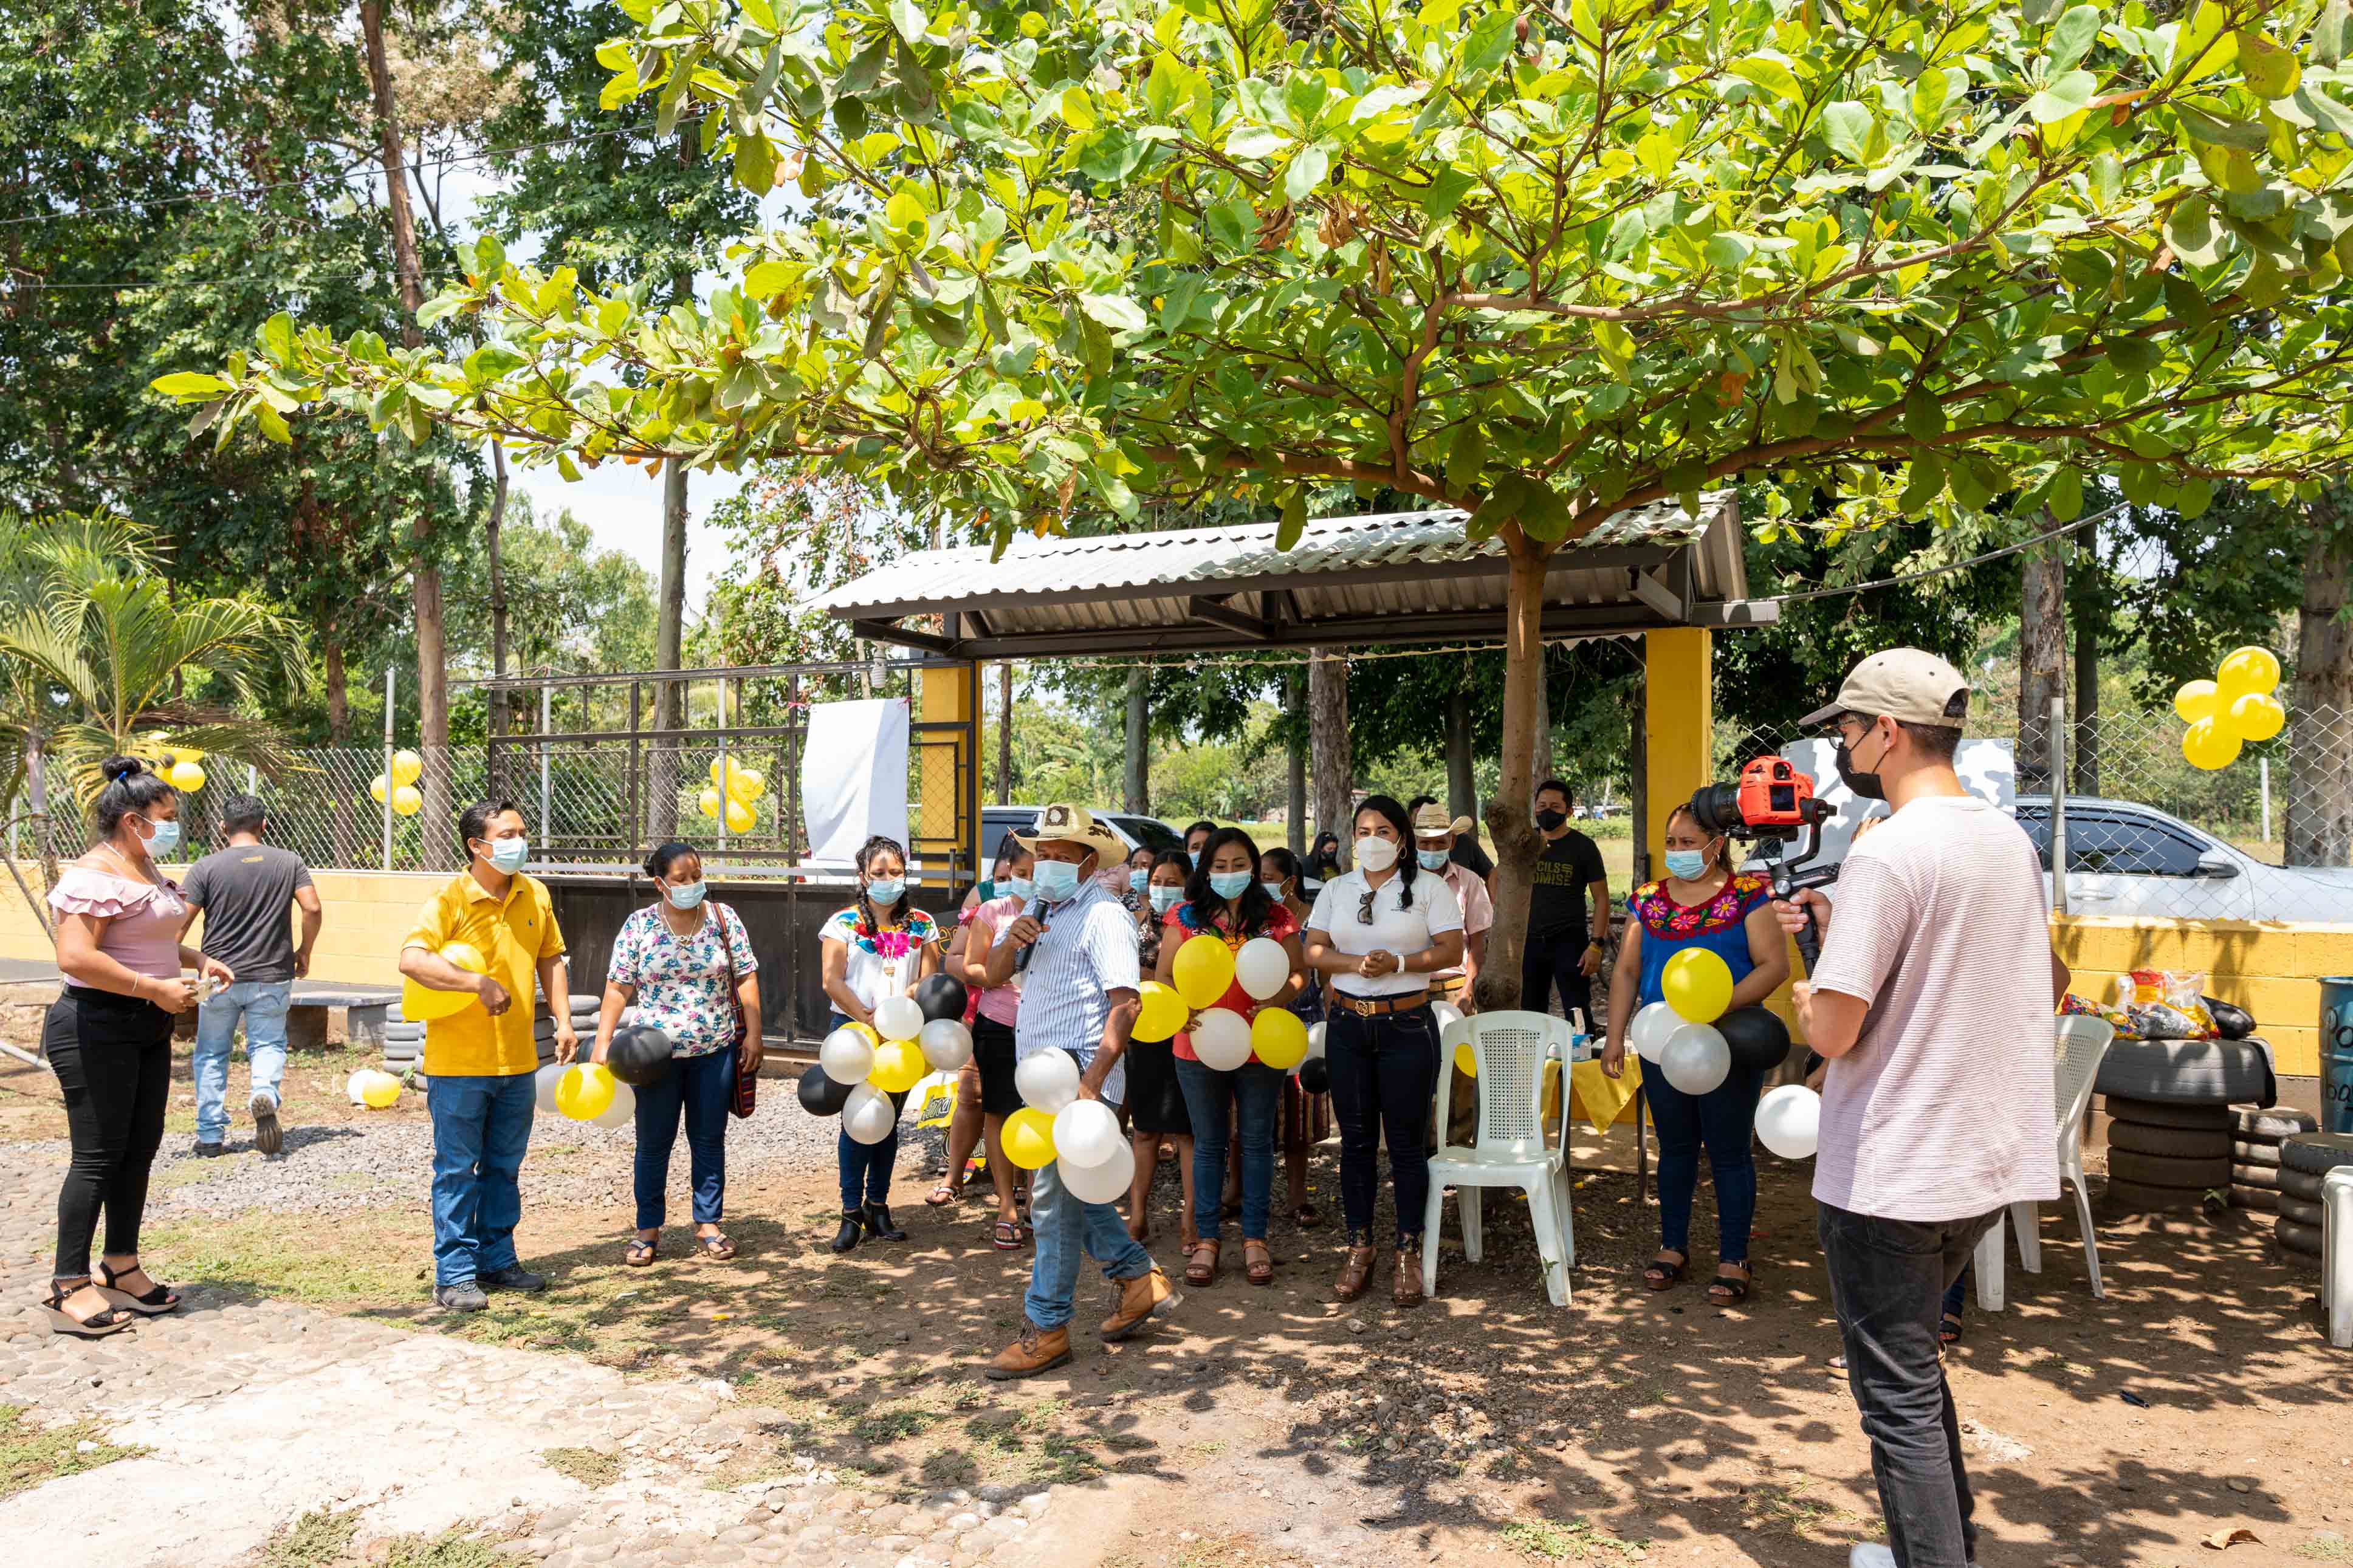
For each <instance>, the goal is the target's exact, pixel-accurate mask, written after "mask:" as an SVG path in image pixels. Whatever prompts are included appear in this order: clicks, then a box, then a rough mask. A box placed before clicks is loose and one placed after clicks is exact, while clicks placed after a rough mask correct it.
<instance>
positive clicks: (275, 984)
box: [181, 795, 325, 1155]
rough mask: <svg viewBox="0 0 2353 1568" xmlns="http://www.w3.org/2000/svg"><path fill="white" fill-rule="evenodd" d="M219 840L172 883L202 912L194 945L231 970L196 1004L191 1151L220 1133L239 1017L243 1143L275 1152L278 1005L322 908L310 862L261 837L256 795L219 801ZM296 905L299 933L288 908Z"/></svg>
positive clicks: (280, 1039)
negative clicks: (246, 1119) (245, 1119)
mask: <svg viewBox="0 0 2353 1568" xmlns="http://www.w3.org/2000/svg"><path fill="white" fill-rule="evenodd" d="M221 826H224V827H226V828H227V829H228V847H227V848H226V849H219V850H216V851H214V852H213V853H212V854H210V855H207V856H206V857H205V858H203V859H201V860H199V861H197V862H196V863H195V865H194V866H192V867H190V868H188V876H187V881H186V884H185V886H184V887H183V888H182V889H181V892H182V894H183V895H185V898H186V899H187V900H188V920H189V922H190V923H191V924H193V923H194V922H195V918H196V916H197V915H198V914H202V915H203V916H204V921H205V934H204V948H203V951H204V954H205V956H206V958H217V959H219V960H220V961H221V962H222V963H226V964H227V965H228V966H229V968H230V969H231V970H232V971H233V972H234V973H236V975H237V983H236V984H232V985H227V986H223V987H222V988H221V989H220V990H218V991H216V992H215V993H214V994H212V995H211V996H209V997H207V998H206V1000H205V1002H204V1003H203V1005H201V1006H199V1007H198V1008H197V1009H196V1052H195V1079H196V1152H197V1153H198V1154H201V1155H211V1154H218V1153H220V1152H222V1147H223V1141H224V1140H225V1139H226V1138H227V1135H228V1109H227V1104H226V1101H227V1097H228V1051H229V1046H230V1044H231V1042H232V1041H233V1040H234V1039H235V1038H236V1037H237V1024H238V1023H239V1022H240V1021H242V1022H243V1023H244V1025H245V1058H246V1065H247V1067H248V1069H249V1070H250V1073H251V1076H252V1082H251V1085H250V1098H249V1099H248V1100H247V1102H246V1104H247V1109H248V1110H250V1111H251V1112H252V1113H253V1146H254V1147H255V1148H256V1149H258V1150H259V1151H260V1152H263V1153H264V1154H275V1153H277V1152H279V1150H280V1148H282V1147H283V1146H284V1134H283V1133H282V1132H281V1131H280V1129H279V1126H278V1085H279V1082H280V1079H282V1078H283V1077H284V1076H285V1072H286V1009H287V1007H288V1005H290V1003H291V1002H292V1001H293V997H294V982H295V981H296V980H298V979H300V978H301V976H302V975H304V974H307V973H310V969H311V945H312V944H313V943H315V942H317V941H318V940H319V926H320V924H321V922H322V919H323V918H324V912H325V911H324V910H322V909H321V907H320V904H319V890H318V889H316V888H313V887H312V886H311V868H310V867H308V866H306V865H304V864H303V863H302V858H301V856H300V855H297V854H295V853H294V852H293V851H292V850H290V849H280V848H276V847H273V846H270V845H268V844H264V843H263V842H262V841H261V835H262V830H263V828H264V827H265V826H267V823H266V821H265V819H264V817H263V815H262V809H261V803H260V802H259V801H258V800H256V799H254V798H253V796H251V795H231V796H230V797H229V798H228V800H227V803H226V804H225V805H223V807H222V817H221ZM297 908H299V909H301V911H302V939H301V942H300V943H297V942H296V941H295V940H294V914H293V911H294V910H296V909H297Z"/></svg>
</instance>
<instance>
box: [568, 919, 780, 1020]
mask: <svg viewBox="0 0 2353 1568" xmlns="http://www.w3.org/2000/svg"><path fill="white" fill-rule="evenodd" d="M703 908H704V909H705V910H708V911H709V912H708V913H707V914H705V915H704V916H703V920H702V929H700V930H699V931H695V932H694V934H693V935H691V936H684V937H681V936H680V935H679V934H678V933H676V932H675V931H671V930H670V927H669V925H668V924H667V923H665V922H664V921H663V920H662V916H661V911H660V910H656V909H643V910H638V911H637V913H635V914H633V915H631V916H630V917H629V918H628V920H625V921H622V922H621V933H620V934H619V935H618V936H617V937H615V938H614V939H613V962H612V964H611V966H610V967H609V968H607V970H606V978H607V979H608V980H610V981H612V982H613V983H614V984H617V985H633V986H635V987H637V997H636V999H635V1000H634V1001H633V1002H632V1003H631V1004H630V1005H631V1006H633V1007H634V1008H636V1010H637V1022H638V1023H640V1024H644V1025H649V1026H652V1027H654V1028H657V1029H659V1030H660V1031H661V1032H662V1033H663V1034H665V1035H668V1036H669V1037H670V1054H671V1055H673V1056H681V1057H704V1056H709V1055H710V1054H711V1053H712V1052H713V1051H716V1050H722V1049H724V1048H725V1047H726V1046H727V1045H728V1044H729V1042H730V1041H732V1040H733V1038H734V1036H735V1004H734V1002H733V999H732V998H730V997H729V996H728V994H727V959H728V952H731V951H732V952H733V954H734V959H735V978H736V979H737V980H739V981H740V980H742V979H743V978H744V976H745V975H746V974H749V973H752V972H753V971H754V970H756V969H758V968H759V967H760V961H759V960H758V959H756V958H754V957H753V956H752V939H751V938H750V937H748V936H746V935H745V934H744V922H743V921H742V920H741V919H739V918H738V917H737V915H736V913H735V911H734V910H732V909H730V908H728V907H727V906H726V905H725V904H722V903H717V902H712V903H706V904H705V905H703ZM722 921H724V922H725V924H726V929H727V939H728V940H727V948H726V949H725V950H723V949H722V948H721V947H720V945H719V931H720V925H721V922H722ZM751 1022H752V1023H753V1026H754V1027H757V1026H758V1023H759V1021H758V1020H757V1019H753V1020H751Z"/></svg>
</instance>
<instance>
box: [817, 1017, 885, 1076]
mask: <svg viewBox="0 0 2353 1568" xmlns="http://www.w3.org/2000/svg"><path fill="white" fill-rule="evenodd" d="M817 1065H818V1066H819V1067H821V1068H824V1069H825V1076H826V1077H828V1078H829V1079H833V1081H834V1082H836V1083H864V1082H865V1081H866V1075H867V1074H868V1073H871V1072H872V1071H873V1070H874V1042H873V1041H871V1040H870V1039H868V1038H867V1037H865V1036H864V1035H861V1034H860V1033H859V1032H858V1031H857V1030H856V1029H853V1028H851V1027H850V1026H849V1025H847V1024H844V1025H843V1026H841V1027H840V1028H839V1029H836V1030H835V1031H834V1032H833V1033H831V1034H830V1035H828V1036H827V1037H825V1043H824V1044H823V1045H821V1046H819V1047H818V1048H817Z"/></svg>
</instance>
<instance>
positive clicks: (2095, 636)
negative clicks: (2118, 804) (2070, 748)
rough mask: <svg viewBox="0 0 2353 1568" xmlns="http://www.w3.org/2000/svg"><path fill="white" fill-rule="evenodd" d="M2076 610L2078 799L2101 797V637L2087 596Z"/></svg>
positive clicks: (2075, 760)
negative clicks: (2082, 796) (2088, 796)
mask: <svg viewBox="0 0 2353 1568" xmlns="http://www.w3.org/2000/svg"><path fill="white" fill-rule="evenodd" d="M2074 609H2075V616H2074V620H2075V628H2074V629H2075V711H2074V714H2073V726H2072V729H2073V739H2074V742H2075V754H2074V756H2073V758H2071V759H2070V761H2071V763H2072V764H2073V765H2072V768H2071V772H2072V773H2073V775H2074V789H2075V793H2076V794H2077V795H2097V794H2099V793H2100V633H2099V627H2098V625H2097V618H2096V616H2095V614H2094V609H2093V606H2092V605H2091V603H2090V596H2089V595H2084V597H2082V598H2079V599H2078V600H2077V601H2076V603H2075V605H2074Z"/></svg>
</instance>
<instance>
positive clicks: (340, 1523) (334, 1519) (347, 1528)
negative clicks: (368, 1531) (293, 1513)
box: [261, 1508, 360, 1568]
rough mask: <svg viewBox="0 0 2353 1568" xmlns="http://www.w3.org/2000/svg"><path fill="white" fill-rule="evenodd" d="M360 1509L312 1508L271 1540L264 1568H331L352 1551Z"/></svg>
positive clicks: (263, 1564)
mask: <svg viewBox="0 0 2353 1568" xmlns="http://www.w3.org/2000/svg"><path fill="white" fill-rule="evenodd" d="M359 1528H360V1510H357V1509H355V1508H353V1509H343V1510H340V1511H338V1510H334V1509H325V1508H322V1509H313V1510H311V1511H310V1512H309V1513H306V1514H304V1515H303V1516H302V1517H301V1518H300V1519H298V1520H296V1521H294V1522H293V1523H292V1524H290V1525H289V1526H287V1527H286V1528H285V1529H283V1530H281V1531H279V1532H278V1533H277V1534H275V1535H273V1536H271V1537H270V1538H269V1545H268V1546H266V1547H264V1548H262V1551H261V1568H332V1565H333V1564H334V1563H340V1562H341V1561H343V1554H344V1553H345V1552H349V1551H350V1550H351V1549H352V1537H353V1536H354V1535H356V1534H357V1533H359Z"/></svg>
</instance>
